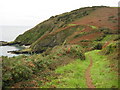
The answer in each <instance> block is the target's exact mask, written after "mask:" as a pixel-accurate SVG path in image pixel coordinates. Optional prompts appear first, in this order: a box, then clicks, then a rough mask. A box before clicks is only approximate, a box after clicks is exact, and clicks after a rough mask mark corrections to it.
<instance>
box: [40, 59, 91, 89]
mask: <svg viewBox="0 0 120 90" xmlns="http://www.w3.org/2000/svg"><path fill="white" fill-rule="evenodd" d="M88 65H89V61H88V60H87V61H86V60H85V61H81V60H80V59H77V60H76V61H73V62H71V63H70V64H68V65H66V66H62V67H58V68H57V69H56V70H55V73H56V74H59V76H58V78H57V79H53V78H52V77H51V82H48V83H46V85H44V86H42V88H49V87H53V86H54V87H56V88H87V85H86V80H85V75H84V74H85V70H86V68H87V67H88Z"/></svg>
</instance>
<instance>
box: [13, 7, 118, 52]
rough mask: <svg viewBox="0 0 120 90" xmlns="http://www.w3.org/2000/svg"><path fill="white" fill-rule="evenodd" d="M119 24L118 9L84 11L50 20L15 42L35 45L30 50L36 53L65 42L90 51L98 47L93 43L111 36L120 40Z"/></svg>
mask: <svg viewBox="0 0 120 90" xmlns="http://www.w3.org/2000/svg"><path fill="white" fill-rule="evenodd" d="M117 21H118V10H117V8H112V7H104V6H101V7H87V8H81V9H77V10H74V11H71V12H67V13H63V14H61V15H57V16H52V17H50V18H49V19H48V20H46V21H44V22H42V23H40V24H38V25H36V26H35V27H34V28H32V29H30V30H28V31H27V32H25V33H24V34H22V35H19V36H18V37H17V38H16V39H15V41H14V42H19V43H20V44H21V45H31V47H30V48H31V50H32V51H34V52H41V51H44V50H46V49H47V48H48V47H54V46H56V45H62V44H63V43H64V44H79V45H81V46H83V47H89V48H88V49H90V47H91V48H92V46H93V45H94V43H93V41H102V40H103V39H104V38H105V37H107V36H108V35H113V37H114V38H117V37H116V36H117V32H118V22H117ZM113 40H114V39H113Z"/></svg>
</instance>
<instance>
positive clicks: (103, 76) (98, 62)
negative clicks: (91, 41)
mask: <svg viewBox="0 0 120 90" xmlns="http://www.w3.org/2000/svg"><path fill="white" fill-rule="evenodd" d="M98 52H99V50H95V51H91V52H88V53H87V55H90V56H91V57H92V59H93V66H92V68H91V77H92V79H93V84H94V85H95V86H96V87H97V88H118V77H117V74H116V72H115V71H111V68H110V67H109V65H110V61H109V60H107V58H106V56H102V55H99V54H98Z"/></svg>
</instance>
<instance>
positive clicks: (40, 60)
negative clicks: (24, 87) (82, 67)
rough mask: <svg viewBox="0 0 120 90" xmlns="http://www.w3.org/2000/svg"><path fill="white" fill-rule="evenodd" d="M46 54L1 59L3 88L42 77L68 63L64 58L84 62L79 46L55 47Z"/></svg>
mask: <svg viewBox="0 0 120 90" xmlns="http://www.w3.org/2000/svg"><path fill="white" fill-rule="evenodd" d="M69 48H70V50H69ZM46 52H47V54H46ZM46 52H44V53H42V54H38V55H37V54H34V55H31V56H25V55H20V56H17V57H11V58H8V57H2V59H3V63H2V66H3V68H2V71H3V87H7V86H12V85H14V84H15V83H17V82H21V81H25V80H31V79H32V77H33V76H36V75H38V74H41V75H42V72H43V71H45V70H46V69H51V70H54V69H55V68H56V67H58V66H60V65H63V64H65V63H64V62H66V61H67V62H69V60H66V59H65V58H67V59H70V58H73V60H74V59H75V58H79V59H81V60H85V56H84V52H83V51H82V47H80V46H79V45H64V46H56V47H54V48H53V49H49V50H47V51H46Z"/></svg>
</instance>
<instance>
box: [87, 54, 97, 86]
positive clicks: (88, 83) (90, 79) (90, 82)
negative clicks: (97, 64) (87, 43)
mask: <svg viewBox="0 0 120 90" xmlns="http://www.w3.org/2000/svg"><path fill="white" fill-rule="evenodd" d="M89 58H90V64H89V66H88V68H87V70H86V73H85V78H86V83H87V86H88V88H95V86H94V85H93V83H92V78H91V75H90V69H91V67H92V63H93V61H92V57H90V56H89Z"/></svg>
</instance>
